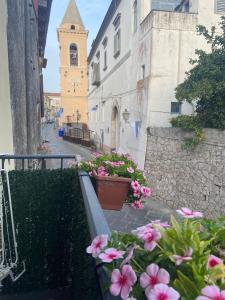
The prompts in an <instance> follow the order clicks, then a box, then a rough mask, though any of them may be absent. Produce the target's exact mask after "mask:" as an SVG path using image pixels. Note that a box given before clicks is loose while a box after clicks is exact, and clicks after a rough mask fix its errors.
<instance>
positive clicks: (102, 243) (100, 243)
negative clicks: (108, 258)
mask: <svg viewBox="0 0 225 300" xmlns="http://www.w3.org/2000/svg"><path fill="white" fill-rule="evenodd" d="M107 244H108V235H105V234H102V235H99V236H97V237H96V238H95V239H94V240H93V241H92V243H91V245H90V246H89V247H87V250H86V251H87V253H89V254H92V256H93V257H98V255H99V254H100V253H101V250H102V249H103V248H105V247H106V246H107Z"/></svg>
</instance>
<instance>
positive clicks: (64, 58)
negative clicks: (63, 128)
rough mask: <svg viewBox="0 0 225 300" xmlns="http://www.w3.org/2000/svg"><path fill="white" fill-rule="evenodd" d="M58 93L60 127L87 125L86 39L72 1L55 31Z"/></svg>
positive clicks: (79, 17) (82, 25) (83, 28)
mask: <svg viewBox="0 0 225 300" xmlns="http://www.w3.org/2000/svg"><path fill="white" fill-rule="evenodd" d="M57 33H58V41H59V49H60V89H61V107H62V108H63V115H62V117H61V119H60V124H61V125H62V124H63V123H67V124H68V123H74V124H79V126H80V124H87V112H88V111H87V109H88V108H87V83H88V80H87V37H88V31H86V30H85V27H84V24H83V21H82V19H81V16H80V13H79V10H78V8H77V5H76V2H75V0H70V1H69V4H68V7H67V10H66V12H65V15H64V18H63V20H62V23H61V25H60V26H59V28H58V30H57Z"/></svg>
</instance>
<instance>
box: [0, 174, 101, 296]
mask: <svg viewBox="0 0 225 300" xmlns="http://www.w3.org/2000/svg"><path fill="white" fill-rule="evenodd" d="M10 186H11V193H12V202H13V210H14V219H15V225H16V229H17V231H18V237H17V240H18V250H19V258H20V261H22V260H25V262H26V268H27V271H26V273H25V274H24V275H23V276H22V277H21V279H20V280H18V281H17V282H16V283H12V282H11V281H10V280H9V279H7V280H5V282H4V294H14V293H18V292H21V293H26V292H28V291H34V290H44V289H55V288H59V287H70V288H71V299H84V300H85V299H98V297H99V296H98V284H97V280H96V277H95V269H94V262H93V260H92V259H90V258H89V257H88V256H87V255H86V251H85V250H86V247H87V246H88V245H89V244H90V236H89V230H88V224H87V220H86V215H85V209H84V204H83V199H82V193H81V188H80V184H79V177H78V173H77V171H75V170H72V169H67V170H63V171H62V170H38V171H12V172H10Z"/></svg>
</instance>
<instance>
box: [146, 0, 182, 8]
mask: <svg viewBox="0 0 225 300" xmlns="http://www.w3.org/2000/svg"><path fill="white" fill-rule="evenodd" d="M183 2H184V1H182V0H151V9H152V10H153V9H155V10H164V11H175V10H176V8H177V7H178V6H180V5H181V3H183Z"/></svg>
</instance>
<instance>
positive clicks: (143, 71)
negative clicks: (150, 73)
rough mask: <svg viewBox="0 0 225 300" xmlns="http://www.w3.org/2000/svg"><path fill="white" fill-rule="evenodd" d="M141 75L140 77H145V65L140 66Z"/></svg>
mask: <svg viewBox="0 0 225 300" xmlns="http://www.w3.org/2000/svg"><path fill="white" fill-rule="evenodd" d="M141 73H142V74H141V75H142V78H141V79H143V80H144V79H145V65H143V66H141Z"/></svg>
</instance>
